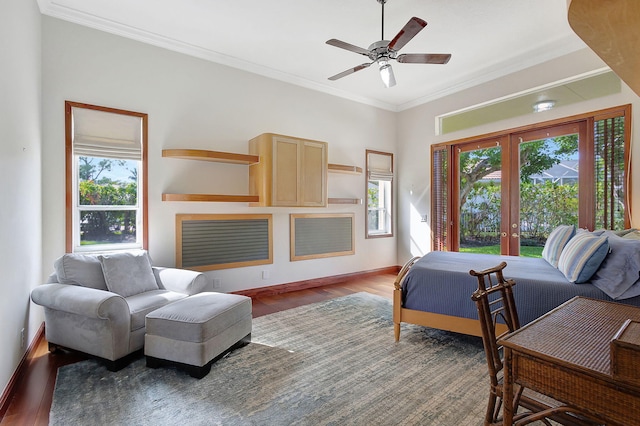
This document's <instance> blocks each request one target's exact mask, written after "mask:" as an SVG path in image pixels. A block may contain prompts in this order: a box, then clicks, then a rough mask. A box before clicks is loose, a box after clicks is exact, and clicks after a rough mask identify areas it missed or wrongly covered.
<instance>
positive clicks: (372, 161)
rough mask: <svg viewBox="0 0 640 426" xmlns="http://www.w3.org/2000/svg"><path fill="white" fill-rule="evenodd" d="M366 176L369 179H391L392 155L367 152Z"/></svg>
mask: <svg viewBox="0 0 640 426" xmlns="http://www.w3.org/2000/svg"><path fill="white" fill-rule="evenodd" d="M368 155H369V158H368V159H367V178H368V179H369V180H384V181H392V180H393V157H392V156H391V155H389V154H375V153H371V152H370V153H369V154H368Z"/></svg>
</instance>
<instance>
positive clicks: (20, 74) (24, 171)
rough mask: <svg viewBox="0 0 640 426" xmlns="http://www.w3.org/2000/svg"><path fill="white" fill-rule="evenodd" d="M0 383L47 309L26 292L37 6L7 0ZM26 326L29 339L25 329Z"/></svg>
mask: <svg viewBox="0 0 640 426" xmlns="http://www.w3.org/2000/svg"><path fill="white" fill-rule="evenodd" d="M0 64H2V65H1V66H0V99H1V100H2V102H0V200H1V201H0V202H1V203H2V207H0V271H2V279H0V294H1V295H2V297H0V315H2V321H1V323H2V326H1V327H0V342H2V350H1V351H0V386H1V387H2V388H3V389H4V388H5V387H6V384H7V383H8V382H9V380H10V378H11V375H12V374H13V372H14V370H15V369H16V367H17V366H18V363H19V362H20V360H21V359H22V357H23V355H24V353H25V351H26V347H25V346H26V345H27V344H28V343H29V342H30V341H31V340H32V338H33V336H34V335H35V332H36V331H37V329H38V327H39V326H40V324H42V320H43V315H42V311H41V310H39V309H35V310H32V309H31V307H32V305H31V304H30V302H29V293H30V291H31V289H32V288H34V287H35V286H36V285H37V284H39V283H40V282H41V279H42V269H41V259H42V251H41V221H42V213H41V211H42V209H41V199H40V177H41V175H40V142H41V137H40V126H41V117H40V13H39V11H38V8H37V6H36V4H35V1H24V0H7V1H4V2H3V3H2V13H0ZM23 328H24V329H25V336H24V339H25V346H22V345H21V330H22V329H23Z"/></svg>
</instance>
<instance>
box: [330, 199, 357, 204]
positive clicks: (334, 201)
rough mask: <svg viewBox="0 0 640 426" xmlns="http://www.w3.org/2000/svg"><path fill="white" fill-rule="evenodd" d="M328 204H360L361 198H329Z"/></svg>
mask: <svg viewBox="0 0 640 426" xmlns="http://www.w3.org/2000/svg"><path fill="white" fill-rule="evenodd" d="M328 201H329V204H362V198H329V200H328Z"/></svg>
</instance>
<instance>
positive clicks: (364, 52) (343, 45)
mask: <svg viewBox="0 0 640 426" xmlns="http://www.w3.org/2000/svg"><path fill="white" fill-rule="evenodd" d="M327 44H329V45H331V46H335V47H339V48H340V49H345V50H348V51H350V52H355V53H359V54H361V55H364V56H369V53H370V52H369V51H368V50H367V49H364V48H362V47H358V46H354V45H353V44H350V43H347V42H345V41H342V40H337V39H335V38H332V39H331V40H327Z"/></svg>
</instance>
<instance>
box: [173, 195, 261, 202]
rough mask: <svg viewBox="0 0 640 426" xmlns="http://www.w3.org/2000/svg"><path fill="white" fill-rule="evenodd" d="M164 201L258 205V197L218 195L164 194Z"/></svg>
mask: <svg viewBox="0 0 640 426" xmlns="http://www.w3.org/2000/svg"><path fill="white" fill-rule="evenodd" d="M162 201H212V202H232V203H257V202H258V201H259V198H258V196H257V195H218V194H162Z"/></svg>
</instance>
